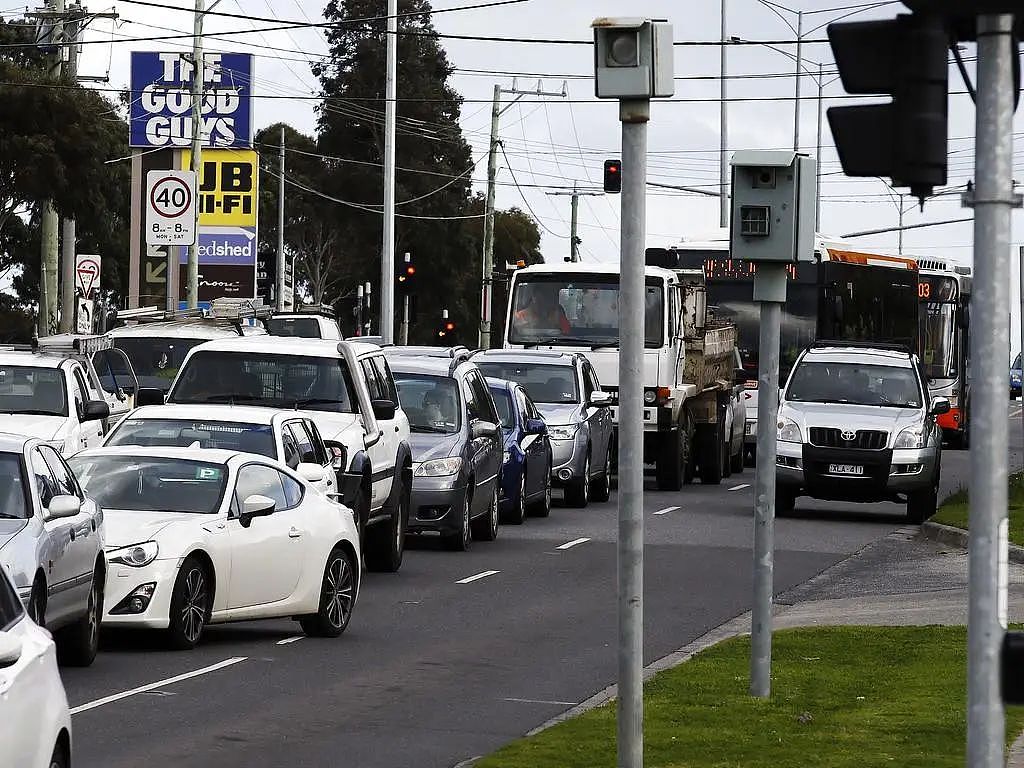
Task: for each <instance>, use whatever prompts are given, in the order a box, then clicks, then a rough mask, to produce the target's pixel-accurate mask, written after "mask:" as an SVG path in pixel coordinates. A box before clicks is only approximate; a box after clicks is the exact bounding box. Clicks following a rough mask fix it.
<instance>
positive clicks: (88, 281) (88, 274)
mask: <svg viewBox="0 0 1024 768" xmlns="http://www.w3.org/2000/svg"><path fill="white" fill-rule="evenodd" d="M101 263H102V261H101V259H100V257H99V256H97V255H95V254H86V253H79V254H76V255H75V288H76V289H77V290H78V293H79V295H81V296H82V297H84V298H86V299H91V298H92V292H93V290H94V289H96V288H99V285H100V264H101Z"/></svg>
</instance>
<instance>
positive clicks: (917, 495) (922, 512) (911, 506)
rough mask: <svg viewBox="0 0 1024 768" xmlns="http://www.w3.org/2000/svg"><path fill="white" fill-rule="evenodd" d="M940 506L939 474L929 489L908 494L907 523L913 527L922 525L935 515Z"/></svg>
mask: <svg viewBox="0 0 1024 768" xmlns="http://www.w3.org/2000/svg"><path fill="white" fill-rule="evenodd" d="M938 505H939V478H938V473H936V477H935V480H934V481H933V482H932V484H931V485H930V486H929V487H928V488H924V489H922V490H920V491H915V492H914V493H911V494H908V496H907V522H909V523H910V524H911V525H921V523H923V522H924V521H925V520H927V519H928V518H930V517H931V516H932V515H934V514H935V510H936V508H937V507H938Z"/></svg>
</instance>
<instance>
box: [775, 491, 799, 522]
mask: <svg viewBox="0 0 1024 768" xmlns="http://www.w3.org/2000/svg"><path fill="white" fill-rule="evenodd" d="M794 509H796V492H795V491H792V490H790V489H788V488H776V489H775V516H776V517H785V516H786V515H788V514H791V513H792V512H793V510H794Z"/></svg>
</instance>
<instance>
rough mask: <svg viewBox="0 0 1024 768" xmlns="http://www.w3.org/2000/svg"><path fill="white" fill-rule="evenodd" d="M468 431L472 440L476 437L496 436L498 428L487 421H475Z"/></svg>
mask: <svg viewBox="0 0 1024 768" xmlns="http://www.w3.org/2000/svg"><path fill="white" fill-rule="evenodd" d="M469 431H470V435H471V436H472V437H473V438H474V439H475V438H478V437H494V436H495V435H497V434H498V426H497V425H496V424H492V423H491V422H489V421H475V422H473V426H472V427H470V430H469Z"/></svg>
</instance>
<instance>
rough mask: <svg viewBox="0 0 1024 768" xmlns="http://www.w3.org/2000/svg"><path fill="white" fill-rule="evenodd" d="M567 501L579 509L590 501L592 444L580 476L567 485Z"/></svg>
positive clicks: (588, 448)
mask: <svg viewBox="0 0 1024 768" xmlns="http://www.w3.org/2000/svg"><path fill="white" fill-rule="evenodd" d="M565 503H566V504H568V505H569V506H570V507H576V508H577V509H583V508H584V507H586V506H587V504H589V503H590V446H587V457H586V459H584V461H583V471H582V472H581V473H580V476H579V477H578V478H576V479H575V480H571V481H570V482H569V483H568V484H567V485H566V486H565Z"/></svg>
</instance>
